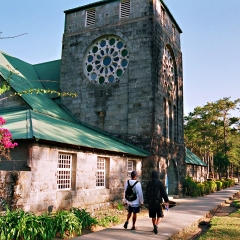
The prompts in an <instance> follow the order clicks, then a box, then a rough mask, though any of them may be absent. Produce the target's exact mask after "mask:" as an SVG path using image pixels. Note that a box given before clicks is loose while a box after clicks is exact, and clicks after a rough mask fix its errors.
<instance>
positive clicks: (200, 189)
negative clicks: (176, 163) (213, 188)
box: [197, 183, 205, 196]
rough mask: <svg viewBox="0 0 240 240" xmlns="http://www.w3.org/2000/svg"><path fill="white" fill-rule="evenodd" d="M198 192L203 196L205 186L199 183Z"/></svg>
mask: <svg viewBox="0 0 240 240" xmlns="http://www.w3.org/2000/svg"><path fill="white" fill-rule="evenodd" d="M197 188H198V192H199V194H200V195H201V196H203V195H204V194H205V185H204V184H203V183H197Z"/></svg>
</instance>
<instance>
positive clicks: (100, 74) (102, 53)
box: [83, 35, 129, 84]
mask: <svg viewBox="0 0 240 240" xmlns="http://www.w3.org/2000/svg"><path fill="white" fill-rule="evenodd" d="M128 64H129V51H128V49H127V47H126V44H125V43H124V41H123V40H122V39H121V38H119V37H117V36H115V35H111V36H103V37H101V38H99V39H96V40H95V41H94V42H93V43H92V44H91V45H90V46H89V47H88V49H87V51H86V53H85V56H84V66H83V68H84V73H85V76H86V77H87V78H88V80H90V81H91V82H94V83H97V84H104V83H105V84H108V83H113V82H116V81H118V80H119V79H120V77H122V76H123V74H124V72H125V71H126V69H127V67H128Z"/></svg>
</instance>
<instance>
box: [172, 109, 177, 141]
mask: <svg viewBox="0 0 240 240" xmlns="http://www.w3.org/2000/svg"><path fill="white" fill-rule="evenodd" d="M173 112H174V115H173V122H174V141H175V142H176V141H177V140H178V125H177V122H178V120H177V107H176V106H174V108H173Z"/></svg>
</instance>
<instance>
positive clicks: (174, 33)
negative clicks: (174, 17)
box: [172, 25, 176, 41]
mask: <svg viewBox="0 0 240 240" xmlns="http://www.w3.org/2000/svg"><path fill="white" fill-rule="evenodd" d="M175 38H176V28H175V26H174V25H172V40H173V41H174V40H175Z"/></svg>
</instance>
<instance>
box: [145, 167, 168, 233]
mask: <svg viewBox="0 0 240 240" xmlns="http://www.w3.org/2000/svg"><path fill="white" fill-rule="evenodd" d="M163 199H164V202H165V206H166V207H169V199H168V195H167V192H166V189H165V187H164V185H163V183H162V182H161V181H160V180H159V174H158V172H157V171H155V170H154V171H152V181H149V182H148V184H147V188H146V200H147V204H148V213H149V217H150V218H152V224H153V232H154V233H155V234H157V233H158V224H159V223H160V222H161V220H162V218H163V217H164V214H163V210H162V203H163Z"/></svg>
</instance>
